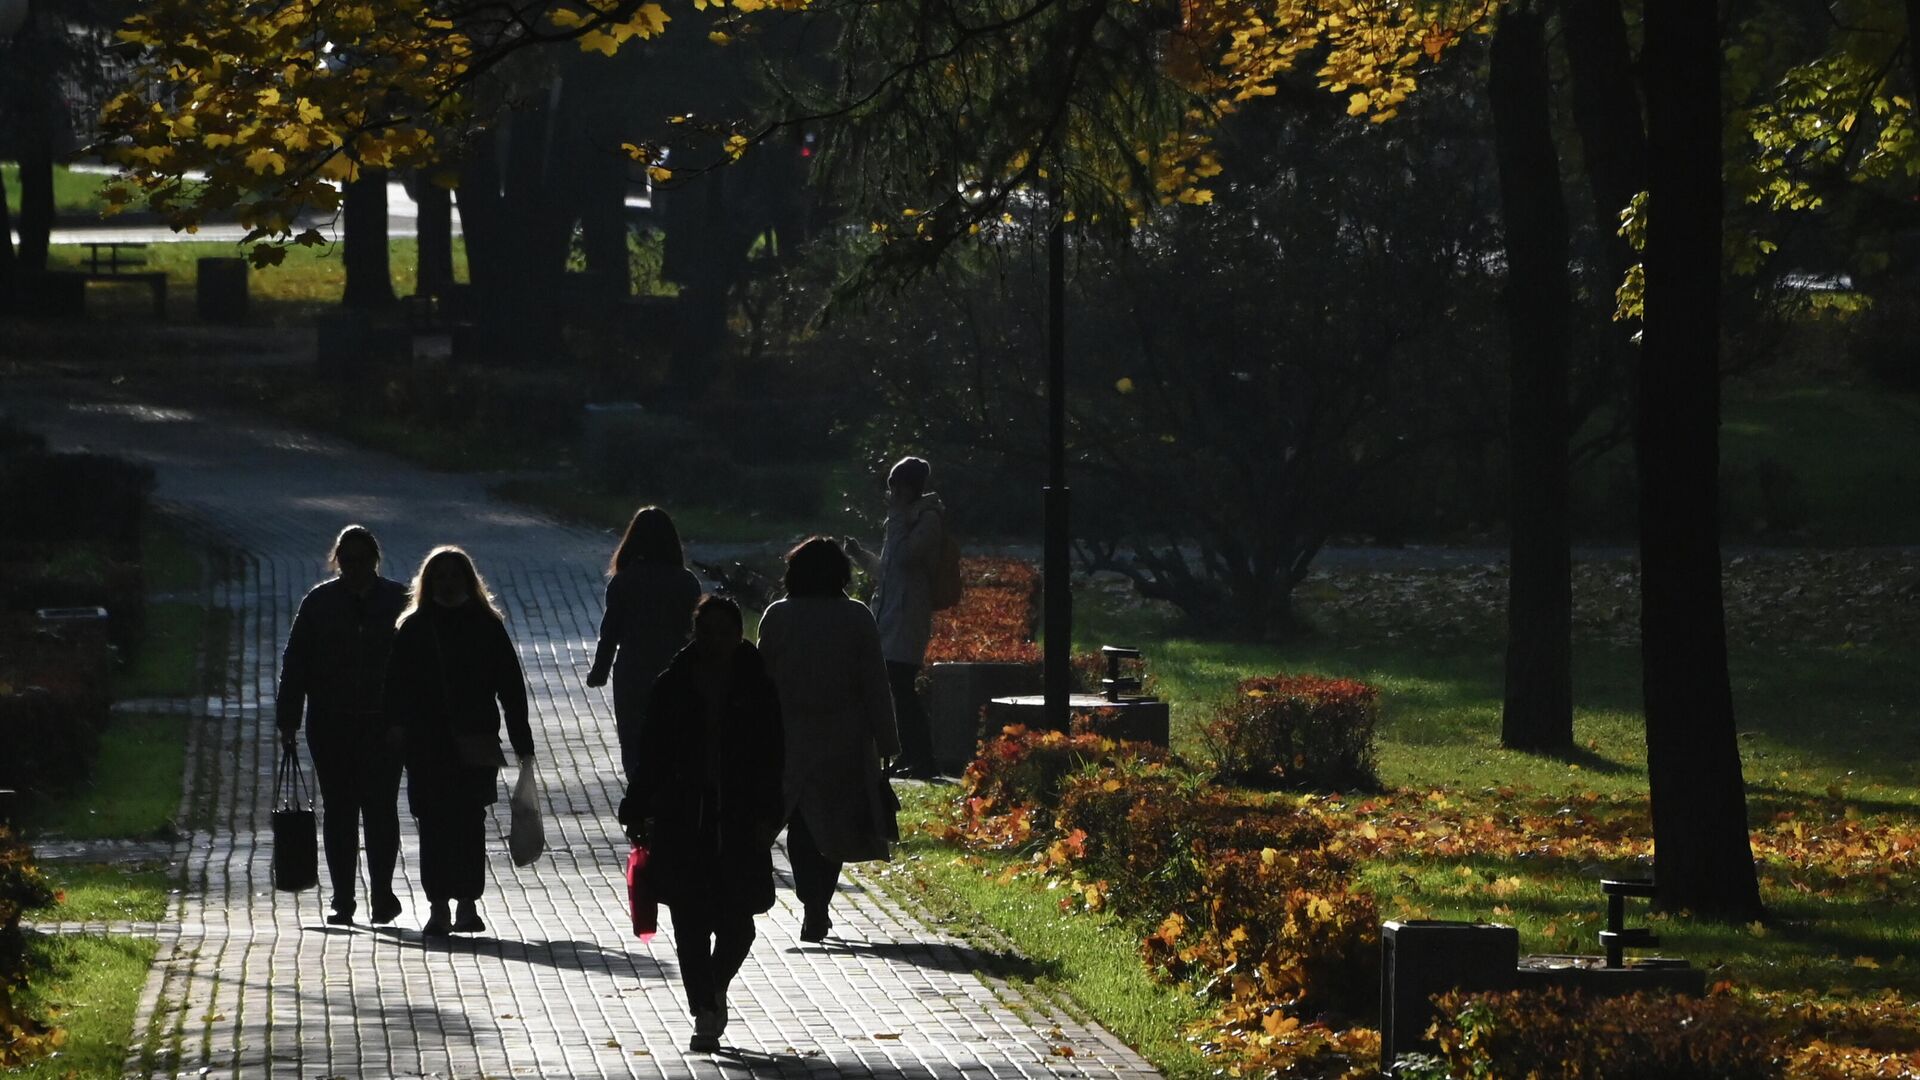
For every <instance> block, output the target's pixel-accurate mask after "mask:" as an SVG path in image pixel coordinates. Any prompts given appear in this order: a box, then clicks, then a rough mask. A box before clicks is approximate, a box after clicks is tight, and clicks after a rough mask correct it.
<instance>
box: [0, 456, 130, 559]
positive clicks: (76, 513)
mask: <svg viewBox="0 0 1920 1080" xmlns="http://www.w3.org/2000/svg"><path fill="white" fill-rule="evenodd" d="M153 483H154V479H153V470H152V469H150V468H148V467H146V466H145V465H137V464H135V463H133V462H131V461H125V460H122V459H120V458H114V457H106V456H104V455H101V454H43V453H21V454H15V455H12V456H9V457H7V458H6V459H4V461H0V506H5V507H8V508H9V515H8V527H7V531H6V541H7V543H6V548H7V549H9V550H11V551H14V552H16V553H18V552H20V551H22V550H26V551H29V552H31V551H32V550H34V549H40V550H44V549H46V548H47V547H49V546H55V545H59V546H65V545H69V544H74V543H88V542H92V543H98V544H102V545H105V547H106V549H107V550H108V551H109V552H110V553H111V554H112V555H113V556H114V557H116V558H121V559H126V560H136V559H138V558H139V557H140V526H141V522H142V521H143V520H144V519H145V517H146V512H147V500H148V496H150V495H151V494H152V492H153Z"/></svg>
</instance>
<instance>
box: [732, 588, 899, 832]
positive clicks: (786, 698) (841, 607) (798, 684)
mask: <svg viewBox="0 0 1920 1080" xmlns="http://www.w3.org/2000/svg"><path fill="white" fill-rule="evenodd" d="M760 656H761V659H763V660H764V661H765V662H766V665H767V674H769V675H771V676H773V684H774V687H775V688H776V689H777V690H778V691H779V693H780V712H781V718H782V721H783V724H784V726H785V728H786V744H787V754H786V776H785V780H784V784H783V786H784V788H785V794H786V801H787V812H788V815H789V816H791V815H792V814H793V812H794V811H796V810H797V811H799V812H800V813H801V814H803V815H805V817H806V821H807V828H808V830H809V831H811V832H812V833H813V838H814V841H815V842H816V843H817V844H818V845H819V847H820V853H821V854H822V855H825V856H826V857H827V858H829V859H831V860H834V861H836V862H861V861H864V860H868V859H884V858H887V857H888V856H889V855H890V854H891V849H890V847H889V844H888V840H887V838H886V837H885V836H884V835H882V833H881V828H880V821H881V817H880V814H879V811H880V809H881V808H880V807H879V806H878V805H877V803H878V799H879V793H880V786H881V785H882V784H883V783H884V782H885V781H884V780H882V779H881V775H880V760H881V759H882V758H889V757H894V756H896V755H898V754H899V753H900V735H899V732H898V730H897V729H896V728H895V727H894V720H893V692H892V690H891V689H890V688H889V687H888V685H887V668H886V663H885V661H884V660H883V659H882V658H881V655H880V632H879V629H878V628H877V627H876V626H875V625H874V621H873V614H872V613H871V612H869V611H868V610H867V608H866V605H864V604H861V603H860V602H859V601H857V600H849V599H847V598H846V597H844V596H831V597H801V598H798V599H787V600H781V601H777V602H776V603H774V604H773V605H772V606H770V607H768V608H767V611H766V614H765V615H763V616H761V618H760ZM889 816H890V809H889Z"/></svg>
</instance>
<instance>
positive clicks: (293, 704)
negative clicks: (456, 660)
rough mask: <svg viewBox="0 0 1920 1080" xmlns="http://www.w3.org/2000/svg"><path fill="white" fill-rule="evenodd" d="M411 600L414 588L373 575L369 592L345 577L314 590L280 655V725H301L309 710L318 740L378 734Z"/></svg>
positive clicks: (314, 737)
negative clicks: (393, 655)
mask: <svg viewBox="0 0 1920 1080" xmlns="http://www.w3.org/2000/svg"><path fill="white" fill-rule="evenodd" d="M406 606H407V587H406V586H405V585H402V584H400V583H399V582H397V581H389V580H388V579H386V578H376V579H374V583H373V588H372V589H370V590H369V591H368V593H367V595H366V596H364V597H362V596H355V595H354V594H353V590H351V589H349V588H347V583H346V582H345V581H343V580H341V579H340V578H334V579H333V580H332V581H323V582H321V583H320V584H318V585H315V586H314V587H313V588H312V589H311V590H310V591H308V593H307V595H306V597H305V598H304V599H302V600H301V601H300V610H299V611H298V612H297V613H296V614H295V615H294V617H293V629H292V631H290V632H289V633H288V634H287V647H286V648H285V649H284V650H282V651H281V653H280V688H279V691H278V695H277V697H276V699H275V702H274V711H275V717H276V719H277V720H278V722H279V725H280V730H281V731H284V732H294V731H298V730H299V729H300V721H301V719H302V716H303V715H304V717H305V719H306V720H307V722H308V724H309V727H308V729H307V737H308V738H309V739H312V740H315V741H318V742H331V741H334V740H337V739H343V740H352V741H361V740H365V739H372V738H378V737H379V736H380V735H381V734H382V731H383V729H384V728H385V727H386V723H385V721H383V720H382V719H381V718H380V713H381V710H382V709H383V707H384V697H385V687H386V678H387V654H388V653H389V652H390V651H391V650H392V648H393V634H394V622H395V620H397V619H399V618H400V612H401V611H403V610H405V608H406Z"/></svg>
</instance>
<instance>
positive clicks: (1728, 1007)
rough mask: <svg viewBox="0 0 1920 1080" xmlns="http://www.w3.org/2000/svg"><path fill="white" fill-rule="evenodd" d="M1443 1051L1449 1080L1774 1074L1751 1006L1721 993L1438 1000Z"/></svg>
mask: <svg viewBox="0 0 1920 1080" xmlns="http://www.w3.org/2000/svg"><path fill="white" fill-rule="evenodd" d="M1436 1005H1437V1006H1438V1008H1439V1014H1440V1019H1439V1020H1438V1021H1437V1022H1436V1024H1435V1028H1436V1031H1437V1036H1438V1041H1439V1044H1440V1052H1441V1055H1442V1057H1443V1058H1444V1059H1445V1061H1446V1063H1447V1065H1448V1067H1449V1072H1450V1073H1451V1074H1452V1075H1454V1076H1461V1077H1467V1076H1515V1077H1520V1076H1524V1077H1537V1078H1539V1080H1601V1078H1611V1077H1628V1076H1630V1077H1633V1078H1635V1080H1763V1078H1772V1077H1777V1076H1780V1075H1781V1067H1780V1063H1779V1057H1778V1055H1777V1053H1776V1045H1775V1042H1776V1040H1775V1033H1774V1031H1773V1030H1772V1024H1771V1023H1770V1021H1769V1020H1768V1018H1767V1017H1766V1016H1765V1015H1764V1014H1763V1013H1762V1012H1761V1011H1760V1010H1758V1009H1755V1008H1753V1007H1751V1006H1749V1005H1746V1004H1745V1003H1743V1002H1741V1001H1739V1000H1737V999H1735V998H1733V997H1730V996H1727V995H1724V994H1715V995H1710V996H1708V997H1705V998H1691V997H1676V996H1673V995H1668V994H1653V993H1638V994H1629V995H1627V996H1625V997H1617V998H1588V997H1586V996H1584V995H1581V994H1579V993H1575V992H1568V991H1563V990H1560V989H1550V990H1542V991H1509V992H1502V993H1490V994H1462V993H1459V992H1454V993H1449V994H1445V995H1442V996H1441V997H1439V998H1438V999H1437V1000H1436Z"/></svg>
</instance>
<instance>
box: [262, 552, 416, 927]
mask: <svg viewBox="0 0 1920 1080" xmlns="http://www.w3.org/2000/svg"><path fill="white" fill-rule="evenodd" d="M327 562H328V564H329V566H330V567H331V569H332V570H333V571H334V573H335V575H336V576H335V577H334V578H333V579H332V580H330V581H323V582H321V583H320V584H318V585H315V586H314V587H313V589H312V590H311V591H309V592H308V593H307V595H306V597H305V598H304V599H302V600H301V601H300V610H299V612H298V613H296V614H295V615H294V617H293V629H292V631H291V632H289V633H288V635H287V647H286V650H285V651H284V652H282V653H281V654H280V688H279V694H278V696H277V698H276V700H275V703H274V711H275V717H276V719H277V721H278V723H279V727H280V739H281V742H282V743H283V744H284V745H286V747H287V748H288V749H292V747H293V745H294V740H295V738H296V737H297V736H298V733H299V731H300V724H301V721H302V720H303V719H304V720H305V721H306V727H307V750H308V751H309V752H310V753H311V754H312V755H313V771H314V774H315V776H316V777H317V778H318V779H319V781H320V808H321V813H320V816H321V822H322V824H323V825H324V826H325V830H324V831H323V832H322V834H321V835H322V836H323V837H325V839H326V846H327V871H328V876H330V877H331V878H332V879H333V913H332V914H331V915H328V916H327V922H329V923H332V924H334V925H336V926H344V925H347V924H349V923H351V922H353V915H354V912H355V910H356V908H357V905H356V904H355V903H354V898H353V893H354V885H355V880H354V879H355V878H356V877H357V876H358V875H357V874H356V872H355V871H356V870H357V868H358V864H359V856H360V822H361V819H362V818H365V820H366V827H367V884H368V885H369V886H370V887H371V892H372V893H373V895H372V897H371V899H372V901H373V911H372V921H373V922H376V923H389V922H392V921H393V920H394V919H396V918H398V917H399V916H400V898H399V897H398V896H395V895H394V892H393V865H394V862H395V860H397V859H398V858H399V857H400V810H399V803H400V752H399V749H398V747H396V746H393V745H391V744H390V743H389V740H388V739H387V722H386V720H385V718H384V717H382V716H381V714H380V712H381V709H382V707H383V696H384V693H385V687H386V680H387V653H388V652H389V650H391V649H392V647H393V624H394V622H395V620H397V619H398V618H399V617H400V612H401V610H402V609H404V608H405V607H406V606H407V587H406V586H405V585H402V584H400V583H399V582H397V581H391V580H389V579H387V578H383V577H381V576H380V541H378V540H376V539H374V536H373V533H372V532H370V531H368V529H367V528H366V526H364V525H349V526H347V527H346V528H344V529H342V530H340V535H339V536H338V537H336V538H334V541H333V554H332V556H330V557H329V558H328V560H327Z"/></svg>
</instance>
